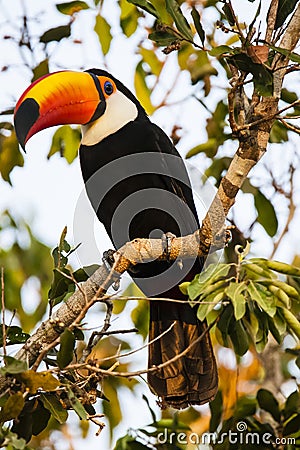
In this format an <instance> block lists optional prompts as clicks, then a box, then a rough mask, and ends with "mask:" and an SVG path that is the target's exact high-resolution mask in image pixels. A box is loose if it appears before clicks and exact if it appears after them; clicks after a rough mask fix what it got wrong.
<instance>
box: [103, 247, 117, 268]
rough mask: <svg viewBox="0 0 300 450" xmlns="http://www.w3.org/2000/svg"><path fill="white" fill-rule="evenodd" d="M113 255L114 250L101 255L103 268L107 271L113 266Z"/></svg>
mask: <svg viewBox="0 0 300 450" xmlns="http://www.w3.org/2000/svg"><path fill="white" fill-rule="evenodd" d="M114 253H115V250H111V249H110V250H106V251H105V252H104V253H103V256H102V261H103V264H104V265H105V267H106V268H107V270H111V269H112V266H113V265H114V262H115V259H114Z"/></svg>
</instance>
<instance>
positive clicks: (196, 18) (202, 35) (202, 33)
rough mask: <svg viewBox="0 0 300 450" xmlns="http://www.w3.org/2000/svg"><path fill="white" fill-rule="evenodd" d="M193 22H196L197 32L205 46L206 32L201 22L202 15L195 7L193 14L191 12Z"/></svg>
mask: <svg viewBox="0 0 300 450" xmlns="http://www.w3.org/2000/svg"><path fill="white" fill-rule="evenodd" d="M191 15H192V18H193V21H194V25H195V28H196V31H197V33H198V35H199V37H200V41H201V43H202V45H204V41H205V31H204V29H203V27H202V24H201V21H200V14H199V13H198V11H197V9H196V8H195V6H193V8H192V12H191Z"/></svg>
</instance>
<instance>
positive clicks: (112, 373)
mask: <svg viewBox="0 0 300 450" xmlns="http://www.w3.org/2000/svg"><path fill="white" fill-rule="evenodd" d="M221 314H222V313H221ZM221 314H220V315H219V316H218V317H216V319H215V320H214V321H213V322H211V324H210V325H209V326H208V327H207V328H206V329H205V330H204V331H203V332H202V333H201V335H200V336H198V337H197V339H195V340H194V341H193V342H191V344H190V345H189V346H188V347H186V348H185V349H184V350H183V351H182V352H180V353H178V354H177V355H175V356H174V357H173V358H171V359H169V360H168V361H165V362H164V363H161V364H158V365H157V366H152V367H149V368H148V369H142V370H137V371H134V372H116V371H111V370H110V369H109V370H106V369H101V368H99V367H97V366H93V365H92V364H91V363H89V364H71V365H69V366H67V367H65V368H64V369H63V371H68V370H78V369H87V370H90V371H92V372H97V373H101V374H102V375H110V376H116V377H123V378H132V377H136V376H140V375H143V374H146V373H150V372H156V371H158V370H161V369H163V368H165V367H167V366H169V365H170V364H172V363H174V362H175V361H177V360H178V359H180V358H182V357H183V356H184V355H186V354H187V353H188V352H189V351H190V350H191V349H192V348H193V347H194V346H195V345H196V344H198V343H199V342H200V341H201V340H202V339H203V338H204V336H205V335H206V334H207V333H208V332H209V331H210V330H211V328H212V327H213V326H214V325H215V324H216V323H217V322H218V321H219V319H220V316H221ZM172 325H173V324H172ZM166 331H169V330H166ZM148 345H149V343H148V344H147V346H148ZM120 356H121V355H120ZM58 370H59V369H57V368H54V369H51V371H52V372H57V371H58Z"/></svg>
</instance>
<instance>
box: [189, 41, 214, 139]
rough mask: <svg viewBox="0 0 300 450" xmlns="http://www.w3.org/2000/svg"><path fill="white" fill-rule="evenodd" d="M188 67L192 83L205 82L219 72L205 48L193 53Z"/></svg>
mask: <svg viewBox="0 0 300 450" xmlns="http://www.w3.org/2000/svg"><path fill="white" fill-rule="evenodd" d="M187 69H188V71H189V72H190V74H191V80H192V84H196V83H198V81H203V82H204V83H205V80H206V79H207V78H208V77H210V76H212V75H217V74H218V72H217V70H216V69H215V67H214V66H213V65H212V64H211V61H210V60H209V58H208V55H207V52H206V51H205V50H197V51H195V52H194V53H193V57H191V58H189V59H188V62H187ZM217 107H218V106H217ZM208 137H216V136H208Z"/></svg>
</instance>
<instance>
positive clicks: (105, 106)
mask: <svg viewBox="0 0 300 450" xmlns="http://www.w3.org/2000/svg"><path fill="white" fill-rule="evenodd" d="M14 123H15V130H16V134H17V137H18V140H19V143H20V145H21V146H22V148H23V149H25V144H26V142H27V141H28V139H29V138H30V137H31V136H33V135H34V134H35V133H37V132H38V131H40V130H43V129H45V128H48V127H51V126H54V125H63V124H80V125H81V129H82V140H81V145H80V148H79V157H80V165H81V171H82V175H83V179H84V182H85V188H86V191H87V194H88V197H89V200H90V202H91V204H92V206H93V208H94V210H95V212H96V214H97V217H98V218H99V220H100V221H101V222H102V223H103V224H104V226H105V229H106V231H107V233H108V235H109V236H110V238H111V240H112V243H113V244H114V247H115V248H119V247H120V246H122V245H123V244H124V243H126V242H127V241H130V240H133V239H136V238H149V237H150V238H161V239H162V240H163V242H164V244H165V245H166V247H167V246H168V243H169V242H170V239H172V236H173V235H175V236H184V235H188V234H190V233H192V232H194V231H195V230H197V229H198V228H199V219H198V216H197V211H196V208H195V204H194V200H193V193H192V189H191V183H190V180H189V176H188V173H187V170H186V168H185V164H184V162H183V159H182V158H181V156H180V155H179V153H178V152H177V150H176V148H175V147H174V145H173V143H172V142H171V140H170V139H169V138H168V136H167V135H166V134H165V132H164V131H163V130H162V129H161V128H159V127H158V126H157V125H156V124H154V123H153V122H151V121H150V119H149V117H148V116H147V114H146V112H145V110H144V109H143V107H142V105H141V103H140V102H139V101H138V100H137V98H136V97H135V96H134V95H133V94H132V92H131V91H130V90H129V89H128V88H127V87H125V86H124V85H123V84H122V83H121V82H120V81H119V80H117V79H116V78H115V77H114V76H112V75H111V74H110V73H108V72H107V71H105V70H100V69H90V70H87V71H84V72H75V71H68V70H65V71H59V72H54V73H52V74H48V75H45V76H44V77H42V78H40V79H38V80H37V81H35V82H34V83H32V84H31V85H30V86H29V87H28V88H27V89H26V90H25V92H24V93H23V94H22V95H21V97H20V99H19V101H18V102H17V104H16V107H15V112H14ZM202 267H203V260H202V259H201V258H196V259H192V258H191V259H184V260H183V261H175V262H171V261H168V260H167V261H157V260H154V261H150V262H147V263H138V264H137V265H135V266H134V267H133V268H132V269H131V270H130V271H129V274H130V275H131V276H132V278H133V279H134V281H135V283H136V284H137V285H138V286H139V287H140V288H141V290H142V291H143V292H144V294H145V295H146V296H147V297H149V299H150V302H149V303H150V324H149V356H148V365H149V368H151V370H150V372H149V373H148V383H149V386H150V389H151V391H152V392H153V393H154V394H156V395H157V396H158V397H159V402H160V404H161V405H162V406H163V407H167V406H170V407H173V408H176V409H182V408H186V407H188V406H190V405H200V404H203V403H207V402H210V401H211V400H212V399H213V398H214V397H215V395H216V392H217V389H218V373H217V366H216V360H215V356H214V352H213V348H212V343H211V340H210V336H209V333H208V332H206V330H207V323H206V321H204V322H201V321H199V320H198V318H197V311H196V310H195V308H193V307H192V306H191V305H190V304H189V303H188V302H187V301H186V300H187V298H186V296H185V295H184V294H183V293H182V292H181V290H180V289H179V287H178V285H179V284H180V283H182V282H183V281H191V280H192V279H193V278H194V277H195V275H196V274H198V273H200V272H201V269H202ZM151 297H152V298H154V300H151ZM168 299H170V300H171V301H168ZM201 335H203V337H202V338H201V339H198V341H199V342H197V343H196V344H195V345H194V346H191V348H190V350H189V351H188V352H187V353H185V354H183V355H182V356H180V357H178V358H176V356H177V355H180V354H181V353H182V352H184V350H185V349H186V348H187V347H188V346H189V345H190V344H191V343H192V342H193V341H194V340H196V339H197V338H199V337H200V336H201ZM170 360H172V361H171V363H169V364H168V363H167V362H168V361H170ZM160 365H162V367H160V368H159V369H157V370H156V369H155V367H156V366H160Z"/></svg>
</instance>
